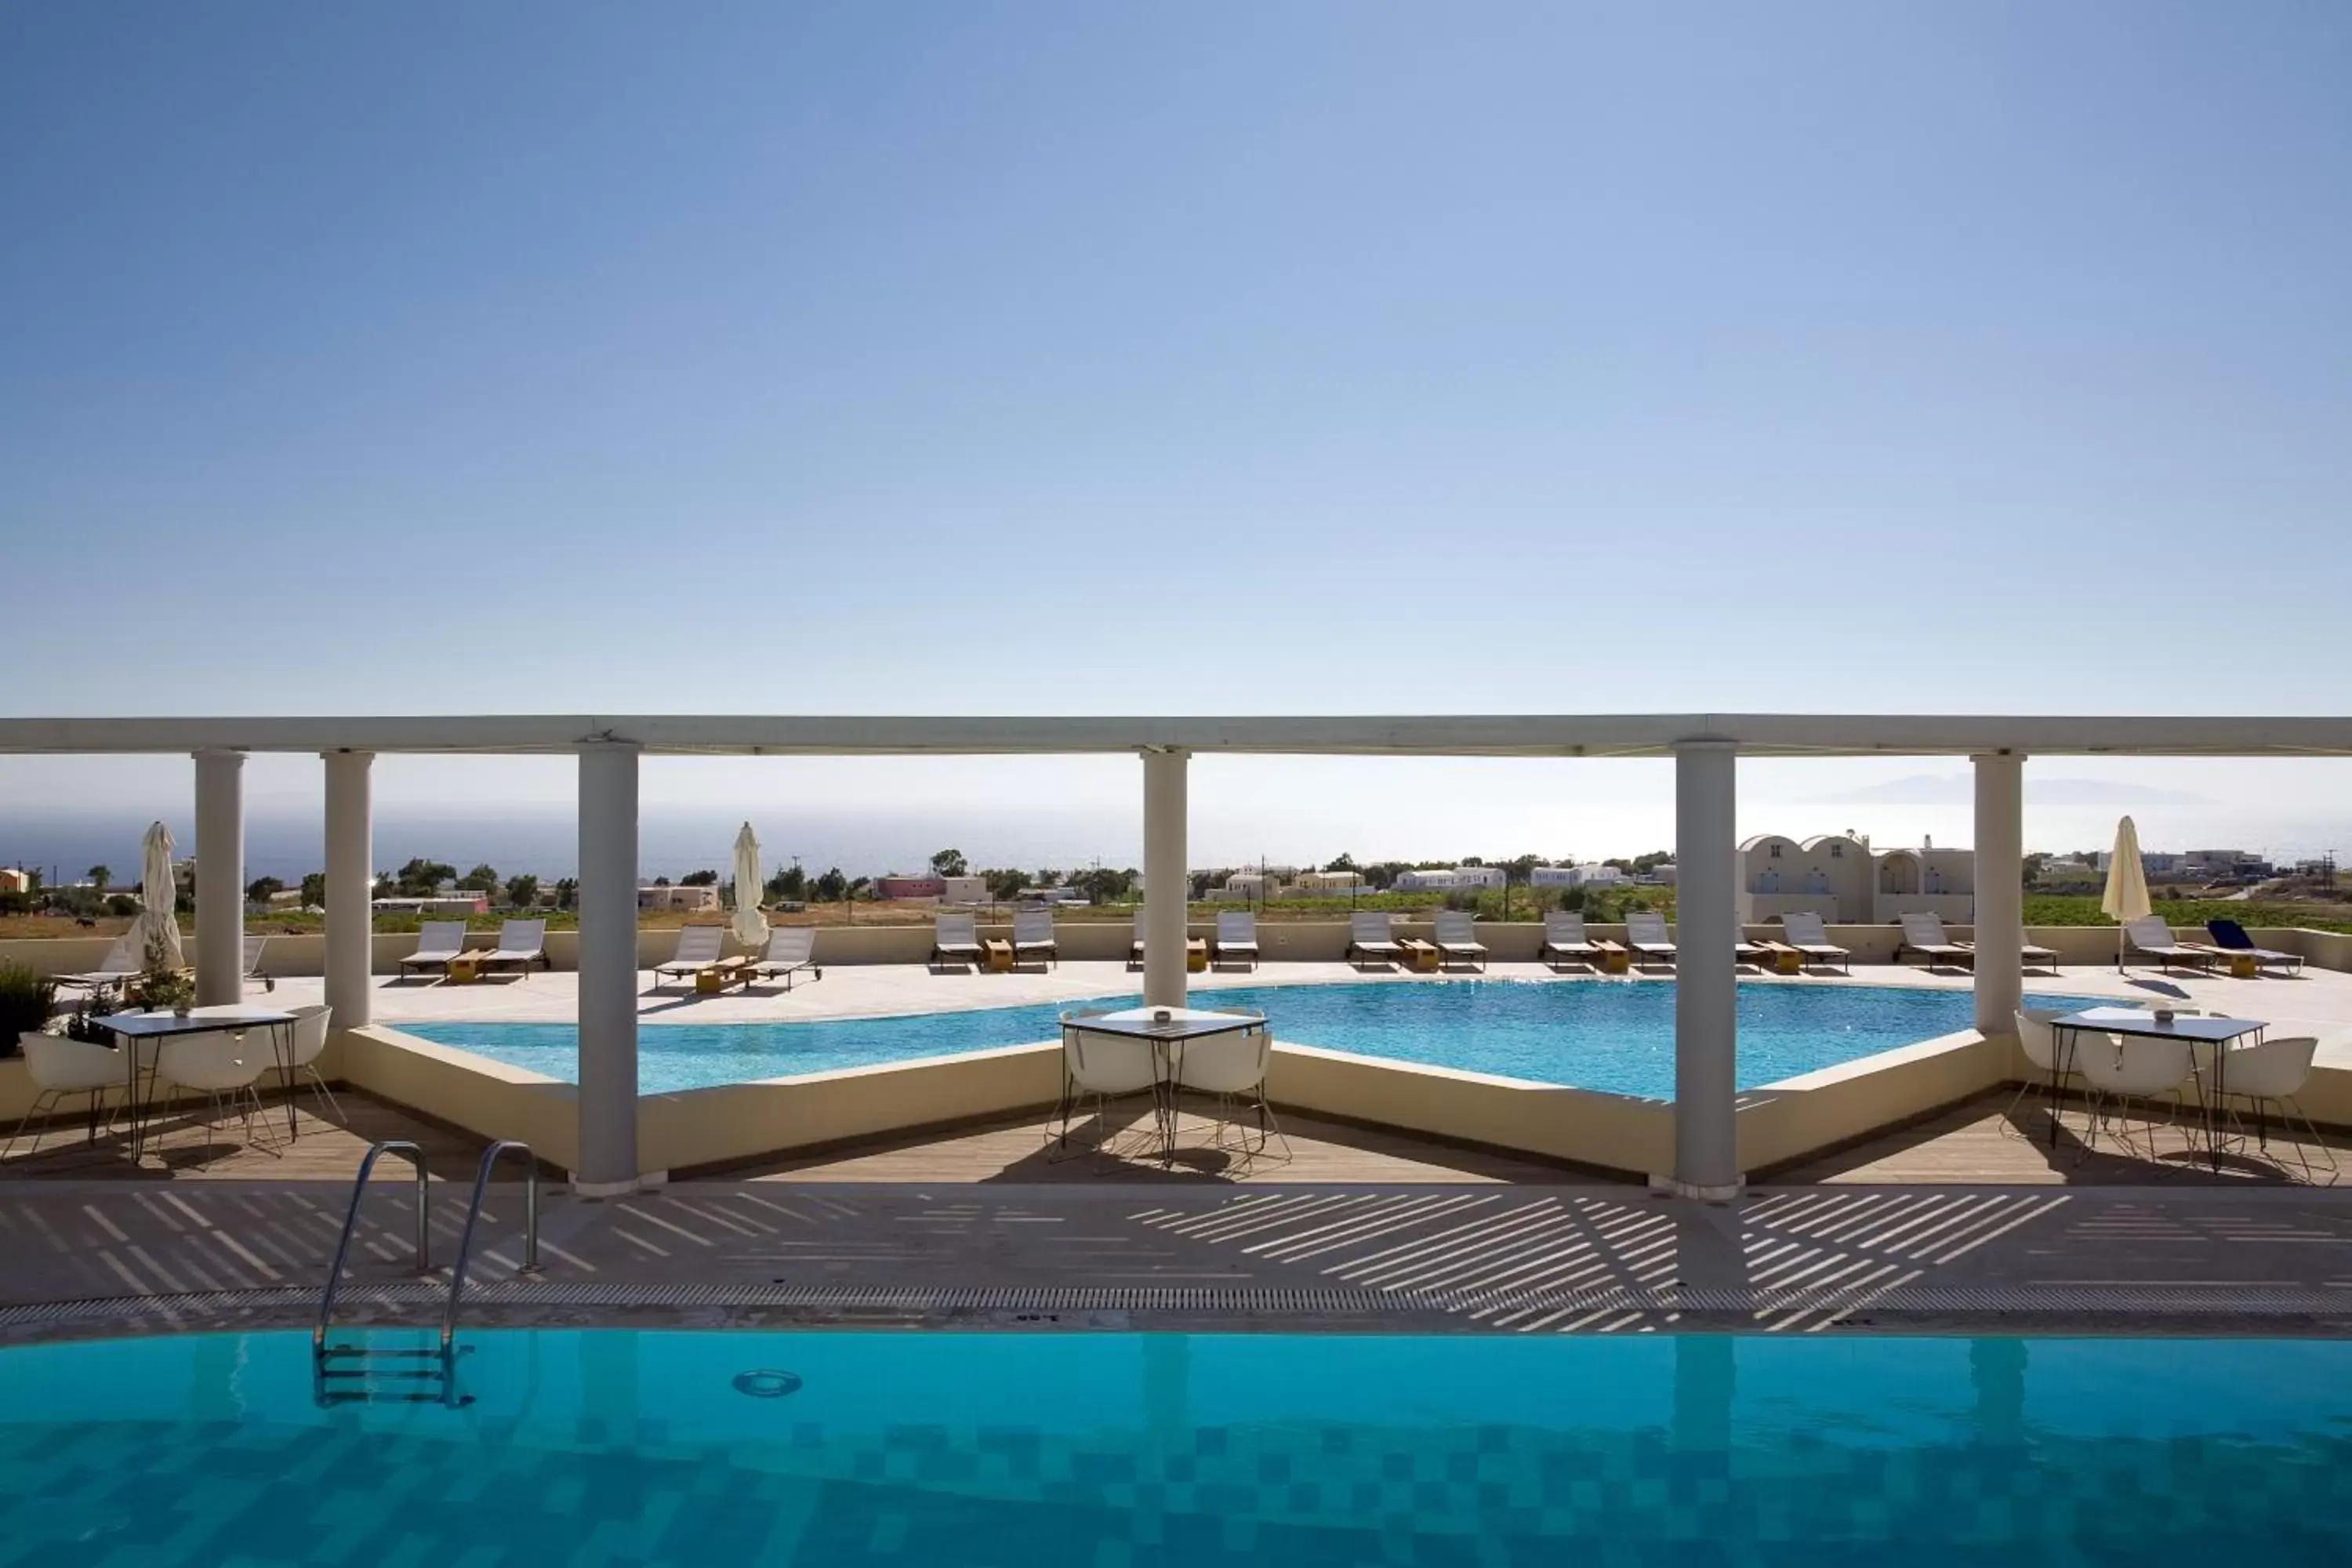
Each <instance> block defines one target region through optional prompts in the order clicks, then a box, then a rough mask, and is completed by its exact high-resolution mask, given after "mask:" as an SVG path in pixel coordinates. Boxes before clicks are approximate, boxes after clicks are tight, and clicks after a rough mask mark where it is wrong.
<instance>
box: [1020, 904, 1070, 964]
mask: <svg viewBox="0 0 2352 1568" xmlns="http://www.w3.org/2000/svg"><path fill="white" fill-rule="evenodd" d="M1031 953H1037V954H1040V955H1042V956H1043V957H1044V958H1045V959H1046V960H1047V961H1048V962H1049V963H1052V964H1053V965H1054V966H1055V968H1057V969H1058V968H1059V967H1061V963H1062V950H1061V948H1060V946H1059V945H1058V944H1056V943H1055V941H1054V911H1053V910H1013V963H1020V962H1021V961H1022V960H1023V959H1024V958H1026V957H1028V956H1029V955H1030V954H1031Z"/></svg>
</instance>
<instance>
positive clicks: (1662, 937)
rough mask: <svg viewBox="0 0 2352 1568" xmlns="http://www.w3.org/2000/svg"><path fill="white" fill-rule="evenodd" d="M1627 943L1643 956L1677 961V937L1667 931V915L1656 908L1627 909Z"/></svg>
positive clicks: (1671, 961)
mask: <svg viewBox="0 0 2352 1568" xmlns="http://www.w3.org/2000/svg"><path fill="white" fill-rule="evenodd" d="M1625 945H1626V946H1628V947H1630V948H1632V949H1633V951H1634V952H1636V953H1639V954H1640V955H1641V956H1642V957H1643V958H1652V959H1658V958H1662V959H1664V960H1665V961H1666V962H1667V963H1673V962H1674V961H1675V939H1674V938H1673V937H1671V936H1669V935H1668V934H1667V933H1666V917H1665V916H1664V915H1662V914H1659V913H1658V912H1657V911H1656V910H1626V911H1625Z"/></svg>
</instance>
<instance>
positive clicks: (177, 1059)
mask: <svg viewBox="0 0 2352 1568" xmlns="http://www.w3.org/2000/svg"><path fill="white" fill-rule="evenodd" d="M268 1034H269V1032H268V1030H267V1029H207V1030H205V1032H204V1033H202V1034H196V1035H171V1036H167V1037H164V1040H163V1047H162V1049H161V1050H159V1051H158V1052H157V1053H156V1059H155V1079H156V1082H157V1084H158V1085H163V1084H169V1085H171V1086H172V1087H173V1088H175V1089H192V1090H194V1092H196V1093H198V1094H201V1095H203V1096H204V1097H205V1105H206V1108H207V1110H208V1112H209V1113H208V1114H207V1116H206V1117H205V1128H206V1130H207V1131H209V1130H210V1129H211V1128H212V1127H213V1126H215V1125H216V1124H217V1123H218V1122H219V1121H220V1120H221V1116H222V1111H223V1110H224V1108H225V1107H228V1106H234V1107H236V1110H237V1112H238V1114H239V1115H241V1116H242V1117H243V1118H244V1120H245V1139H246V1142H247V1144H249V1145H252V1146H253V1147H256V1148H264V1149H268V1150H269V1152H271V1153H273V1154H276V1153H278V1152H279V1151H278V1150H277V1149H275V1148H273V1147H271V1146H270V1145H269V1144H267V1143H256V1142H254V1137H253V1129H254V1120H253V1119H254V1114H255V1112H257V1111H258V1110H260V1109H261V1096H260V1094H259V1093H258V1092H257V1091H256V1090H255V1089H254V1085H256V1084H257V1083H259V1082H260V1081H261V1075H262V1074H263V1073H265V1072H268V1070H269V1069H270V1068H272V1067H274V1066H276V1065H277V1061H278V1056H277V1053H276V1052H275V1051H274V1050H272V1049H271V1048H270V1043H269V1038H268ZM262 1120H263V1122H264V1124H267V1122H268V1118H267V1117H264V1118H263V1119H262Z"/></svg>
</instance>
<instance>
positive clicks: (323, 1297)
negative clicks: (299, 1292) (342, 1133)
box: [310, 1138, 433, 1352]
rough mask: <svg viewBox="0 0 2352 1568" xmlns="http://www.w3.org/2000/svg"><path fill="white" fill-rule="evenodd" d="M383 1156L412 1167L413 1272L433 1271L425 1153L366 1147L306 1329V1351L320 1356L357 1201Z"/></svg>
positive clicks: (396, 1145)
mask: <svg viewBox="0 0 2352 1568" xmlns="http://www.w3.org/2000/svg"><path fill="white" fill-rule="evenodd" d="M386 1154H402V1155H405V1156H406V1157H407V1159H408V1163H410V1164H412V1165H415V1167H416V1272H417V1273H419V1274H429V1273H431V1272H432V1271H433V1264H432V1260H431V1255H430V1252H429V1249H428V1247H427V1235H428V1232H429V1230H430V1228H431V1225H432V1213H431V1210H430V1209H429V1208H428V1207H427V1206H426V1197H425V1151H424V1150H422V1149H420V1148H418V1147H417V1146H416V1145H415V1144H414V1143H412V1142H408V1141H407V1140H406V1139H404V1138H393V1139H387V1140H386V1141H384V1142H381V1143H374V1144H371V1145H369V1148H368V1152H367V1158H365V1159H363V1160H362V1161H361V1162H360V1173H359V1178H358V1179H357V1180H356V1181H354V1182H353V1183H352V1203H351V1206H350V1207H349V1208H348V1209H345V1210H344V1211H343V1235H342V1239H341V1240H340V1241H338V1242H336V1243H335V1261H334V1263H333V1265H332V1266H331V1267H330V1268H328V1270H327V1289H325V1291H324V1292H322V1293H321V1294H320V1298H319V1321H317V1322H316V1323H313V1324H312V1325H311V1326H310V1348H311V1350H312V1351H313V1352H321V1351H324V1350H325V1349H326V1348H327V1320H328V1319H329V1318H330V1317H331V1316H332V1315H333V1314H334V1310H335V1291H336V1290H337V1289H338V1288H340V1287H341V1284H342V1281H343V1261H344V1259H345V1258H348V1257H349V1256H350V1254H351V1250H352V1233H353V1232H354V1231H356V1230H357V1229H358V1228H359V1223H360V1200H361V1199H362V1198H364V1197H365V1196H367V1189H368V1176H369V1173H372V1172H373V1171H374V1169H375V1163H376V1161H377V1160H379V1159H381V1158H382V1157H383V1156H384V1155H386Z"/></svg>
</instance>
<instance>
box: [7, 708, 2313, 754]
mask: <svg viewBox="0 0 2352 1568" xmlns="http://www.w3.org/2000/svg"><path fill="white" fill-rule="evenodd" d="M1691 740H1719V741H1727V742H1730V743H1731V744H1732V745H1733V747H1734V748H1735V749H1736V750H1737V751H1738V753H1739V754H1741V755H1743V756H1752V757H1856V756H1978V755H1982V754H1985V753H1989V752H2027V753H2033V754H2039V755H2043V756H2097V755H2106V754H2114V755H2118V756H2252V757H2259V756H2273V757H2302V756H2352V718H2341V717H2335V718H2299V717H2292V716H2283V717H2267V718H2255V717H2231V718H2205V717H2174V718H2155V717H2120V718H2119V717H2105V718H2102V717H2097V716H2068V717H2053V716H2046V715H2016V716H2009V717H2001V716H1994V715H1983V714H1804V713H1751V714H1733V713H1686V714H1595V715H1585V716H1574V715H1546V714H1490V715H1460V716H1424V717H1391V718H1382V717H1376V716H1370V715H1367V716H1362V717H1333V716H1328V715H1326V716H1319V717H1287V718H1285V717H1272V716H1244V717H1234V718H1050V717H1049V718H1019V717H1012V718H974V717H958V716H940V717H928V718H927V717H914V716H908V717H836V716H809V717H791V716H783V715H761V714H727V715H700V716H698V715H688V714H659V715H636V716H625V715H624V716H610V715H597V714H578V715H564V714H544V715H531V714H520V715H480V714H471V715H455V716H449V717H442V718H433V717H414V718H364V717H362V718H204V719H193V718H190V719H153V718H150V719H139V718H125V719H0V753H6V752H63V753H88V754H105V753H124V752H196V751H206V750H234V751H244V752H333V751H363V752H480V753H499V752H503V753H509V754H526V755H528V754H534V753H536V754H568V753H571V752H575V751H576V750H578V748H579V747H581V746H582V745H583V744H590V743H594V742H600V741H619V742H627V743H629V744H633V745H635V746H636V747H637V748H639V750H640V751H641V752H643V753H644V754H646V755H652V756H697V755H719V756H728V755H732V756H756V755H776V756H856V755H909V756H920V755H927V754H929V755H943V756H978V755H988V754H1077V753H1085V752H1141V751H1146V750H1150V749H1168V750H1176V751H1185V752H1231V753H1242V754H1253V753H1255V754H1267V755H1339V756H1350V755H1352V756H1494V757H1578V756H1586V757H1668V756H1672V755H1673V754H1674V748H1675V745H1676V744H1677V743H1679V742H1684V741H1691Z"/></svg>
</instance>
